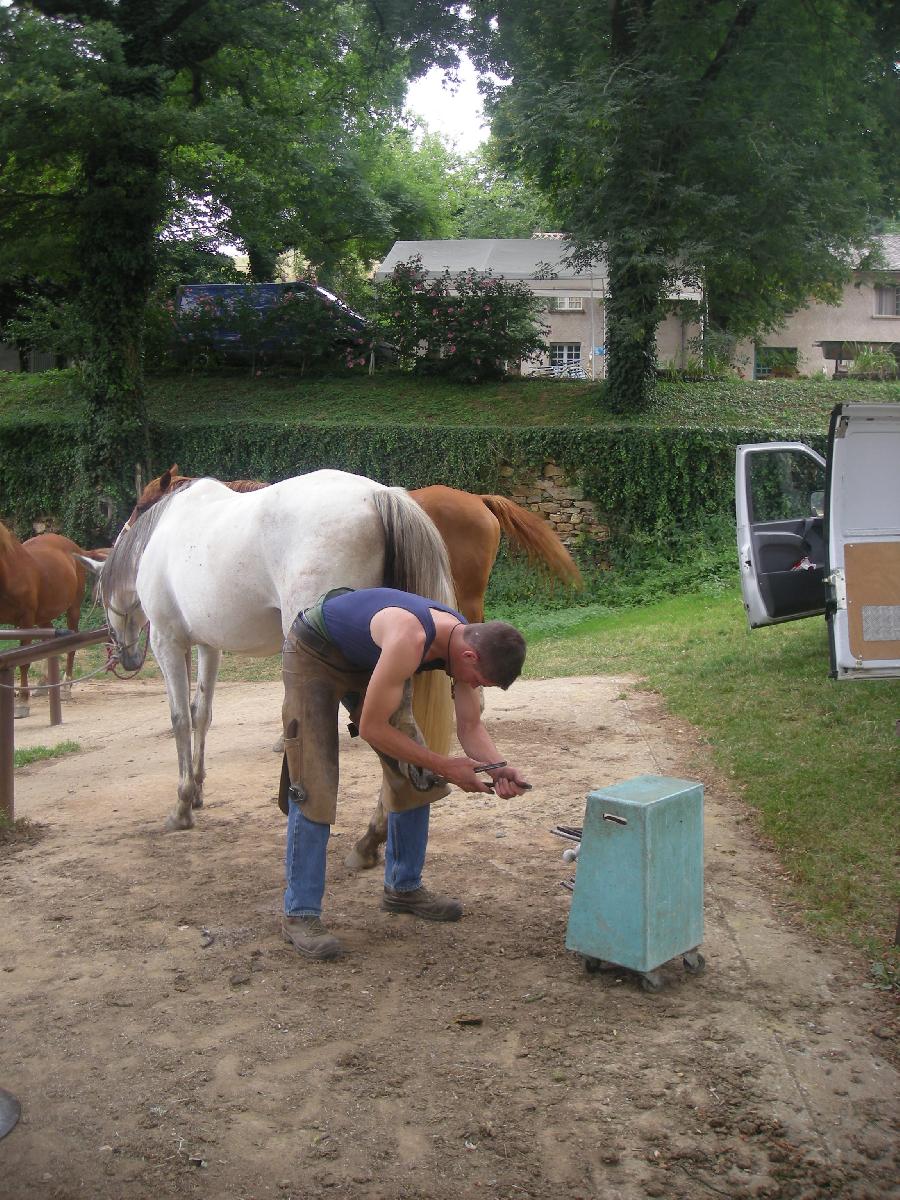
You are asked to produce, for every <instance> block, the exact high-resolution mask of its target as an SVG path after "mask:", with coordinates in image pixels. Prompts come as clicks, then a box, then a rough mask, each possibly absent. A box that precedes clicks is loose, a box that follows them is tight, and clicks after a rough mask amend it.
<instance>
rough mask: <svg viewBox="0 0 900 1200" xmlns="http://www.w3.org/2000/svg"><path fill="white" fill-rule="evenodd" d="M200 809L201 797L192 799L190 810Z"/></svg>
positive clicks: (201, 804)
mask: <svg viewBox="0 0 900 1200" xmlns="http://www.w3.org/2000/svg"><path fill="white" fill-rule="evenodd" d="M202 807H203V797H202V796H195V797H194V799H193V800H192V801H191V808H202Z"/></svg>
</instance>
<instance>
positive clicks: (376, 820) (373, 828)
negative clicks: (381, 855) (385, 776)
mask: <svg viewBox="0 0 900 1200" xmlns="http://www.w3.org/2000/svg"><path fill="white" fill-rule="evenodd" d="M386 787H387V784H386V783H382V785H381V791H380V792H379V793H378V801H377V803H376V805H375V811H374V812H373V813H372V816H371V819H370V820H369V827H368V829H367V830H366V832H365V833H364V834H363V835H362V837H361V838H360V839H359V841H358V842H357V843H356V845H355V846H354V847H353V849H352V850H351V851H350V853H349V854H348V855H347V857H346V859H345V863H346V865H347V866H348V867H349V868H350V870H351V871H367V870H369V868H370V867H377V866H378V847H379V846H383V845H384V843H385V842H386V841H387V816H386V814H385V808H384V800H383V795H384V789H385V788H386Z"/></svg>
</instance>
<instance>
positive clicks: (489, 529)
mask: <svg viewBox="0 0 900 1200" xmlns="http://www.w3.org/2000/svg"><path fill="white" fill-rule="evenodd" d="M190 478H191V476H189V475H179V474H178V464H177V463H175V464H173V465H172V466H171V467H169V469H168V471H165V472H163V474H162V475H160V476H159V478H157V479H151V480H150V482H149V483H148V484H147V486H146V487H145V488H144V490H143V491H142V492H141V496H140V499H139V500H138V502H137V505H136V507H135V509H134V511H133V512H132V514H131V516H130V517H129V518H128V522H127V524H126V526H125V528H126V529H128V528H130V526H131V524H132V523H133V522H134V521H135V520H136V518H137V517H138V516H139V515H140V514H141V513H142V512H146V511H147V509H148V508H151V507H152V506H153V505H154V504H156V502H157V501H158V500H161V499H162V497H163V496H164V495H166V494H167V493H168V492H169V491H170V490H172V489H173V488H177V487H179V486H180V485H181V484H183V483H184V482H186V481H187V480H188V479H190ZM268 486H269V485H268V484H266V483H261V482H260V481H259V480H256V479H235V480H233V481H232V482H231V483H226V487H230V488H231V489H232V491H235V492H251V491H256V490H257V489H258V488H264V487H268ZM409 494H410V496H412V498H413V500H415V501H416V503H417V504H418V505H419V507H420V508H423V509H424V510H425V512H426V513H427V514H428V516H429V517H431V519H432V521H433V522H434V523H435V525H436V526H437V527H438V530H439V532H440V534H441V537H442V538H443V539H444V543H445V544H446V546H447V554H448V555H449V557H450V571H451V573H452V575H453V586H454V588H455V590H456V604H457V607H458V608H459V611H460V612H461V613H462V614H463V615H464V616H465V617H466V619H467V620H469V621H483V620H484V594H485V592H486V591H487V585H488V580H489V578H490V574H491V569H492V568H493V566H494V562H495V560H496V558H497V551H498V550H499V548H500V535H501V533H505V534H506V536H507V537H508V538H509V539H510V541H511V542H513V544H514V545H515V546H517V547H518V548H519V549H520V550H523V551H524V552H525V553H526V554H527V555H528V559H529V561H530V562H531V563H533V564H534V566H536V567H538V568H539V569H543V570H545V571H547V572H549V573H550V574H551V575H554V576H555V577H556V578H557V579H561V580H563V581H564V582H566V583H570V584H575V585H576V586H580V585H581V574H580V572H579V570H578V567H577V566H576V564H575V562H574V561H573V559H572V556H571V555H570V554H569V552H568V550H567V549H566V548H565V546H564V545H563V544H562V542H561V541H560V540H559V538H558V537H557V535H556V534H555V533H554V532H553V529H552V528H551V527H550V525H549V523H548V522H547V521H544V520H543V519H542V518H541V517H539V516H537V515H536V514H535V513H533V512H531V511H530V510H529V509H527V508H523V507H522V506H521V505H520V504H516V503H515V501H513V500H508V499H507V498H506V496H477V495H474V494H473V493H472V492H462V491H460V490H459V489H458V488H451V487H444V486H443V485H442V484H435V485H433V486H432V487H425V488H415V489H413V490H412V491H410V493H409Z"/></svg>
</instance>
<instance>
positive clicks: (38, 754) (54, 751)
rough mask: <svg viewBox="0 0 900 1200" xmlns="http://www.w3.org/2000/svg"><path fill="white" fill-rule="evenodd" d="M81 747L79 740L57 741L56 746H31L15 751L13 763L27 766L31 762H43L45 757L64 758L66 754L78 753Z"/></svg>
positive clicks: (18, 765) (17, 765)
mask: <svg viewBox="0 0 900 1200" xmlns="http://www.w3.org/2000/svg"><path fill="white" fill-rule="evenodd" d="M80 749H81V746H80V745H79V744H78V742H57V743H56V745H55V746H29V747H28V748H27V749H22V750H14V751H13V765H14V766H16V767H27V766H28V765H29V764H30V763H33V762H41V761H43V759H45V758H62V757H63V755H64V754H77V753H78V751H79V750H80Z"/></svg>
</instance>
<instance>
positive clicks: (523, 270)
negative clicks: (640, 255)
mask: <svg viewBox="0 0 900 1200" xmlns="http://www.w3.org/2000/svg"><path fill="white" fill-rule="evenodd" d="M877 241H878V242H879V243H880V244H881V250H882V254H883V256H884V262H885V266H884V267H881V268H880V269H882V270H888V271H900V233H885V234H882V235H881V236H880V237H879V238H878V239H877ZM570 253H571V245H570V243H569V242H568V241H567V240H566V239H565V237H564V236H559V237H557V236H552V237H551V236H546V235H545V236H539V237H531V238H446V239H444V240H442V241H436V240H435V241H422V242H415V241H407V242H394V244H393V246H392V247H391V249H390V251H389V252H388V255H387V257H386V258H385V259H384V261H383V262H382V264H381V266H380V267H379V268H378V270H377V271H376V272H375V278H376V279H382V278H384V277H385V276H386V275H390V273H391V271H393V269H394V267H395V266H396V265H397V263H401V262H407V261H408V260H409V259H410V258H412V257H413V256H414V255H416V254H418V255H419V256H420V257H421V259H422V266H423V267H424V268H425V270H426V271H427V272H428V274H429V275H442V274H443V273H444V271H445V270H449V271H450V272H451V273H452V274H455V273H456V272H457V271H467V270H469V269H471V268H474V269H475V270H476V271H493V273H494V274H495V275H503V276H504V277H505V278H506V279H534V278H536V277H538V278H539V277H540V276H541V275H547V276H548V277H549V276H552V277H553V278H554V279H580V280H585V281H587V280H589V279H593V280H594V281H595V282H598V283H599V282H600V281H604V280H605V279H606V278H607V275H606V263H605V262H604V261H603V260H602V259H600V260H596V261H595V262H594V263H592V264H591V268H588V269H586V270H584V271H575V270H573V269H572V267H571V266H569V264H568V263H567V262H566V261H565V259H566V258H567V256H568V255H569V254H570ZM684 292H685V294H688V293H690V294H693V289H690V288H686V289H684Z"/></svg>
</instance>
